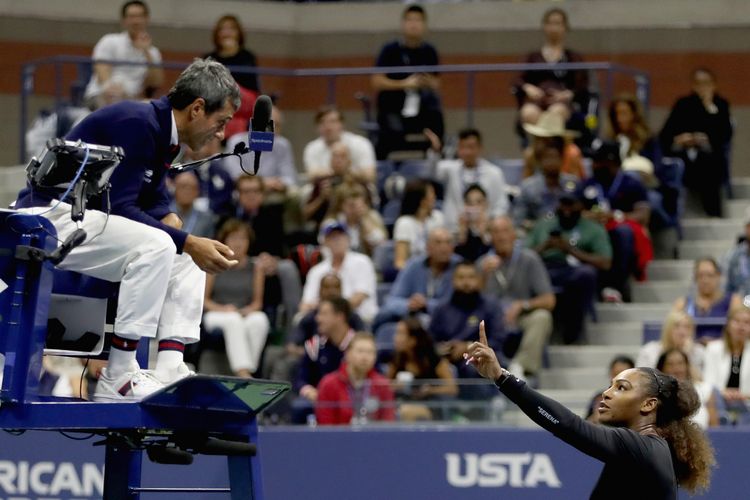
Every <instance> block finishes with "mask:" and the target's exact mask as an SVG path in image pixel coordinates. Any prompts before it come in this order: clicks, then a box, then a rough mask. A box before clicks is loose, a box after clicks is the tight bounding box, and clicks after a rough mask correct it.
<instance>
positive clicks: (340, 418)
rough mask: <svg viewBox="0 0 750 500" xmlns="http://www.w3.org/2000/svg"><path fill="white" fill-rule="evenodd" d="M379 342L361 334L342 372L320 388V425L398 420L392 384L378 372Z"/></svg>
mask: <svg viewBox="0 0 750 500" xmlns="http://www.w3.org/2000/svg"><path fill="white" fill-rule="evenodd" d="M376 357H377V350H376V347H375V338H374V337H373V336H372V335H371V334H369V333H357V334H356V335H355V336H354V338H352V340H351V342H350V343H349V347H348V349H347V350H346V354H345V355H344V362H343V363H341V366H340V368H339V369H338V370H337V371H335V372H333V373H329V374H328V375H326V376H325V377H323V379H322V380H321V381H320V384H319V385H318V400H317V403H316V405H315V418H316V419H317V421H318V424H320V425H344V424H349V423H366V422H367V421H369V420H395V419H396V412H395V402H394V397H393V391H392V390H391V388H390V385H389V381H388V379H387V378H385V377H384V376H383V375H381V374H379V373H378V372H377V371H376V370H375V359H376Z"/></svg>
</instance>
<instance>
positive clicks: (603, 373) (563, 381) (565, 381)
mask: <svg viewBox="0 0 750 500" xmlns="http://www.w3.org/2000/svg"><path fill="white" fill-rule="evenodd" d="M609 361H610V360H609V359H602V360H601V366H597V367H595V368H592V367H586V368H548V369H545V370H542V372H541V373H540V374H539V386H540V387H543V388H544V389H545V390H548V389H576V390H582V391H583V390H589V391H591V393H592V394H593V393H594V391H597V390H601V389H602V388H603V387H606V386H607V385H609V384H608V380H607V367H608V365H609Z"/></svg>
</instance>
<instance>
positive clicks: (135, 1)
mask: <svg viewBox="0 0 750 500" xmlns="http://www.w3.org/2000/svg"><path fill="white" fill-rule="evenodd" d="M132 5H138V6H140V7H143V10H144V11H145V12H146V17H148V16H150V15H151V12H150V11H149V9H148V5H146V2H142V1H141V0H130V1H128V2H125V3H124V4H122V7H121V8H120V19H124V18H125V14H126V13H127V12H128V7H130V6H132Z"/></svg>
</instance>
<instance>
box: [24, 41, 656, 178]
mask: <svg viewBox="0 0 750 500" xmlns="http://www.w3.org/2000/svg"><path fill="white" fill-rule="evenodd" d="M94 62H96V63H102V64H112V65H125V66H148V67H161V68H163V69H176V70H181V69H184V68H186V67H187V66H188V65H189V64H190V63H189V62H177V61H162V62H161V63H147V62H133V61H114V60H103V59H98V60H96V61H94V60H93V59H92V58H90V57H86V56H71V55H58V56H51V57H45V58H40V59H35V60H32V61H29V62H26V63H24V64H23V65H22V67H21V103H20V115H21V116H20V127H19V128H20V140H19V145H20V148H19V154H20V162H21V163H23V162H24V161H25V151H26V129H27V126H28V117H27V114H28V101H29V96H30V95H31V94H32V93H33V92H34V81H35V76H36V72H37V70H38V69H39V68H41V67H43V66H52V67H53V71H54V96H55V109H58V108H59V107H60V106H61V104H62V95H63V89H62V85H63V71H62V69H63V66H64V65H66V64H77V65H84V64H89V65H91V64H94ZM550 66H554V67H555V69H558V70H588V71H596V72H605V73H606V80H605V85H604V89H603V91H602V92H601V93H600V95H601V97H602V100H603V102H608V101H609V100H610V99H611V97H612V95H613V93H614V78H615V75H616V74H618V73H619V74H623V75H626V76H628V77H631V78H633V79H634V80H635V83H636V95H637V97H638V99H639V100H640V101H641V103H642V104H643V108H644V109H645V110H648V104H649V99H650V93H651V81H650V78H649V75H648V73H646V72H645V71H642V70H639V69H637V68H633V67H630V66H625V65H622V64H617V63H610V62H577V63H558V64H554V65H550V64H547V63H491V64H441V65H432V66H388V67H382V66H368V67H338V68H336V67H333V68H276V67H265V66H264V67H247V66H229V69H230V70H231V71H232V72H236V73H247V74H257V75H261V76H262V75H268V76H281V77H293V78H305V77H324V78H327V80H328V84H327V85H328V89H327V99H326V101H327V103H328V104H334V103H335V101H336V80H337V79H338V78H340V77H347V76H355V75H374V74H380V73H402V74H408V73H415V72H434V73H463V74H466V76H467V90H466V123H467V124H468V125H471V124H472V123H473V121H474V118H473V116H474V95H475V90H474V86H475V81H474V79H475V76H476V74H477V73H506V72H513V73H519V72H522V71H542V70H548V69H549V68H550Z"/></svg>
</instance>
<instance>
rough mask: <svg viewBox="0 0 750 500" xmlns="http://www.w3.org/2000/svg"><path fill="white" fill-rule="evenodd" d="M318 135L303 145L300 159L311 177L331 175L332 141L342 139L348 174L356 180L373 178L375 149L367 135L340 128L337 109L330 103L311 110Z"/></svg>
mask: <svg viewBox="0 0 750 500" xmlns="http://www.w3.org/2000/svg"><path fill="white" fill-rule="evenodd" d="M315 124H316V125H317V127H318V135H319V137H318V138H317V139H315V140H313V141H311V142H309V143H307V145H306V146H305V150H304V152H303V155H302V157H303V158H302V159H303V162H304V165H305V172H307V175H308V176H309V177H310V179H311V180H313V181H314V180H318V179H320V178H324V177H330V176H332V175H335V172H334V170H335V169H334V167H333V166H332V160H333V158H332V157H333V149H332V147H333V145H334V144H337V143H343V144H344V145H345V146H346V147H347V149H348V151H349V159H350V161H351V166H350V175H351V176H352V177H354V179H356V180H357V181H360V182H365V183H372V182H374V181H375V150H374V149H373V147H372V144H371V143H370V141H369V140H368V139H366V138H365V137H362V136H361V135H357V134H353V133H351V132H349V131H347V130H344V117H343V115H342V114H341V111H339V110H338V109H336V108H335V107H332V106H325V107H323V108H320V110H318V112H317V113H316V114H315Z"/></svg>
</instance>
